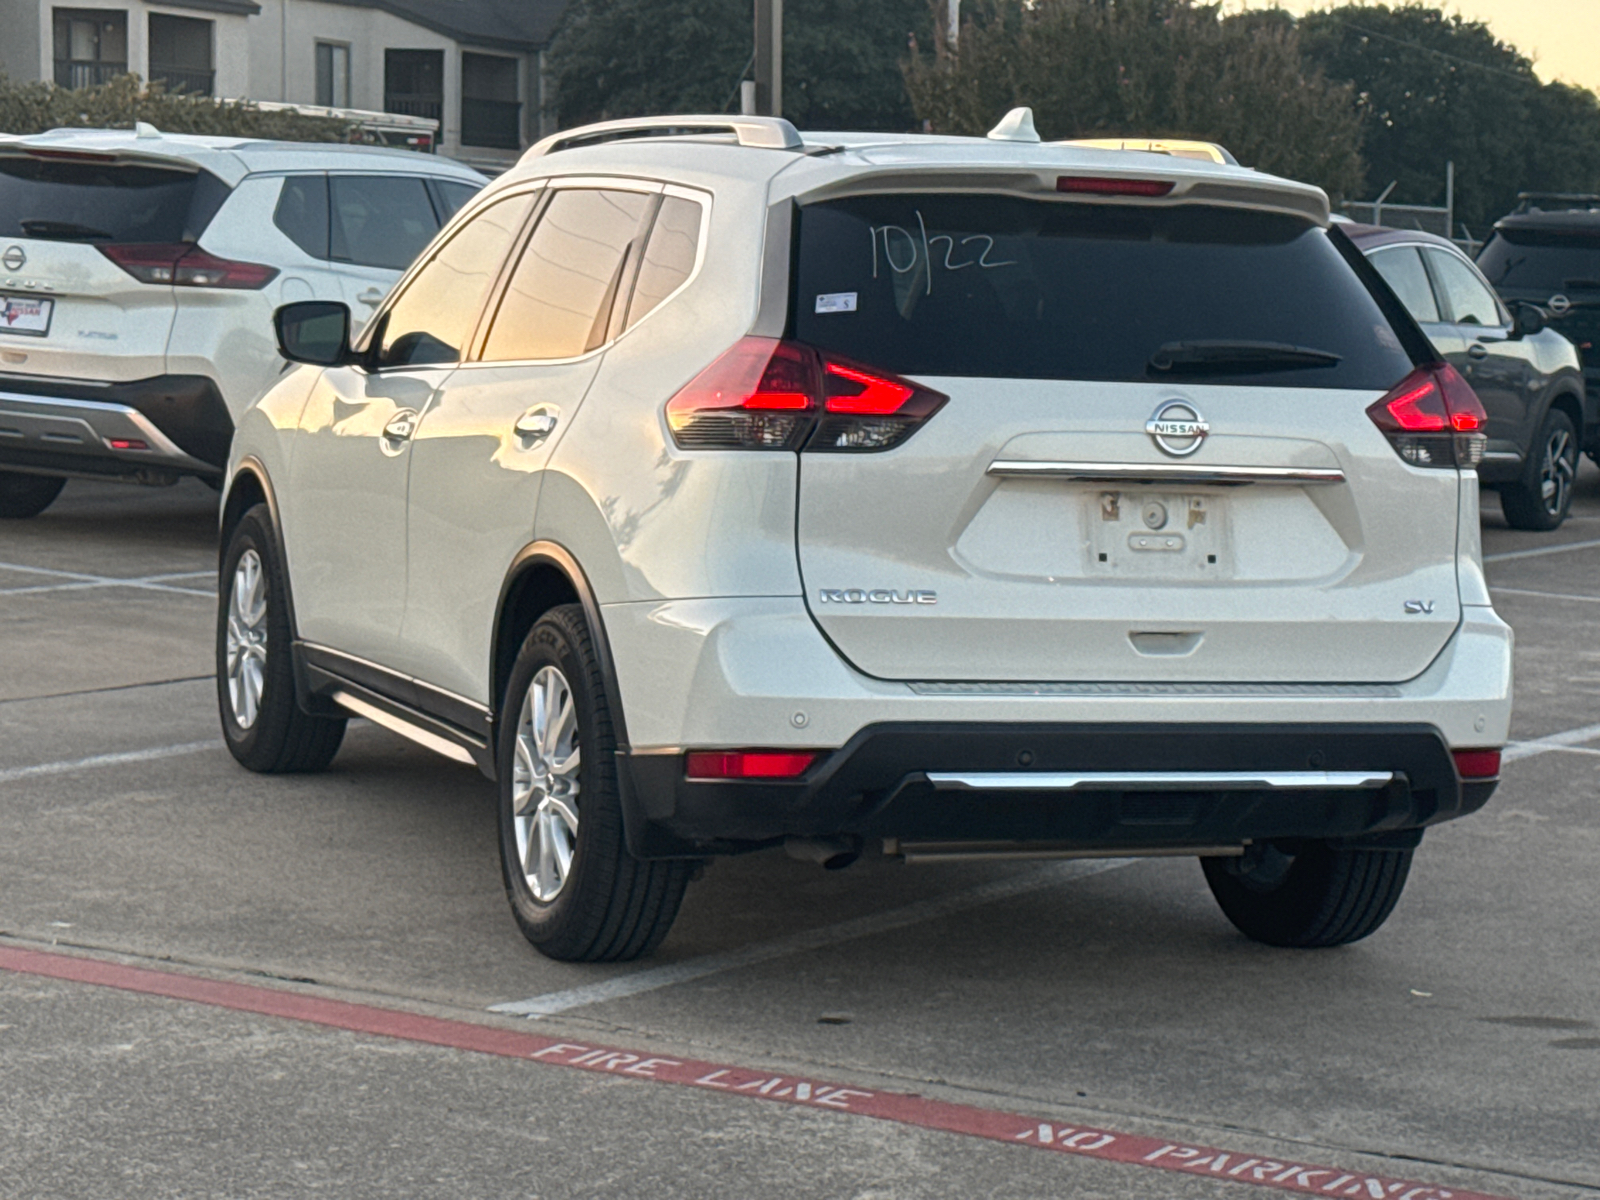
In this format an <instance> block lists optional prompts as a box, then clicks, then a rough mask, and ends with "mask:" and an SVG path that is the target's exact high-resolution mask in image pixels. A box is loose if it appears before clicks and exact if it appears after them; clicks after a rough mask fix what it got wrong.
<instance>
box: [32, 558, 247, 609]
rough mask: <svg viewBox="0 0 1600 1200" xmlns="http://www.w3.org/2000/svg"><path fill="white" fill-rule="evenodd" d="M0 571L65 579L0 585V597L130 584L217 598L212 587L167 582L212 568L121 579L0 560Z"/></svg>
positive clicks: (200, 574)
mask: <svg viewBox="0 0 1600 1200" xmlns="http://www.w3.org/2000/svg"><path fill="white" fill-rule="evenodd" d="M0 571H21V572H23V573H25V574H30V575H44V576H47V577H49V578H51V579H64V580H67V581H69V582H66V583H38V584H32V585H29V586H27V587H14V588H0V596H25V595H29V594H37V593H39V592H76V591H83V590H85V589H88V588H104V587H131V588H139V589H141V590H143V591H151V592H174V593H177V594H178V595H180V596H204V597H205V598H206V599H208V600H211V599H215V598H216V594H217V593H216V592H215V591H212V590H209V589H208V590H205V591H202V590H200V589H199V588H186V587H177V586H174V585H173V584H172V583H171V582H170V581H172V580H175V579H198V578H201V577H207V578H209V577H210V576H211V575H212V574H213V572H211V571H177V572H171V573H168V574H159V575H141V576H138V577H136V578H129V579H122V578H118V577H116V576H111V575H89V574H86V573H84V572H82V571H57V570H53V569H51V568H50V567H28V566H23V565H22V564H21V563H8V562H0Z"/></svg>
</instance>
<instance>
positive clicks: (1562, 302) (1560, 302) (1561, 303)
mask: <svg viewBox="0 0 1600 1200" xmlns="http://www.w3.org/2000/svg"><path fill="white" fill-rule="evenodd" d="M6 265H7V266H10V265H11V260H10V259H9V258H8V259H6ZM1549 307H1550V311H1551V312H1553V313H1554V314H1555V315H1556V316H1558V317H1559V316H1563V315H1564V314H1565V313H1566V312H1567V310H1568V309H1570V308H1571V307H1572V301H1571V300H1568V299H1567V298H1566V297H1565V296H1561V295H1556V296H1551V297H1550V306H1549Z"/></svg>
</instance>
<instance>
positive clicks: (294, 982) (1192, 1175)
mask: <svg viewBox="0 0 1600 1200" xmlns="http://www.w3.org/2000/svg"><path fill="white" fill-rule="evenodd" d="M214 508H215V496H214V494H213V493H211V492H210V491H208V490H206V489H205V488H203V487H202V486H200V485H198V484H192V483H186V484H183V485H180V486H179V487H176V488H172V489H168V490H164V491H139V490H129V489H121V488H116V487H112V486H101V485H95V484H86V483H72V484H69V485H68V488H67V490H66V492H65V493H64V494H63V496H62V498H61V499H60V500H59V501H58V502H57V503H56V504H55V505H54V506H53V507H52V508H51V509H50V510H49V511H48V512H47V513H46V514H44V515H43V516H42V517H39V518H37V519H35V520H32V521H24V522H11V523H5V524H3V525H0V833H3V836H0V1164H3V1169H0V1197H7V1198H13V1197H30V1198H31V1197H63V1198H65V1197H72V1198H74V1200H81V1198H85V1197H100V1196H105V1197H119V1198H120V1197H167V1196H183V1197H194V1196H229V1197H254V1196H262V1197H265V1196H272V1197H282V1196H293V1195H309V1194H330V1195H336V1196H340V1197H366V1196H372V1197H378V1196H383V1197H394V1196H407V1197H410V1196H417V1197H423V1196H426V1197H434V1196H437V1197H465V1196H475V1197H491V1196H494V1197H499V1196H522V1197H535V1196H537V1197H567V1196H650V1197H668V1196H683V1197H712V1196H718V1197H722V1196H725V1197H730V1198H734V1197H767V1196H772V1197H777V1196H785V1197H793V1196H818V1197H849V1198H854V1200H868V1198H871V1200H888V1198H909V1197H923V1196H960V1197H969V1196H971V1197H1007V1198H1011V1197H1041V1198H1042V1197H1059V1196H1068V1195H1070V1196H1073V1197H1099V1196H1107V1197H1110V1196H1118V1197H1121V1196H1141V1197H1142V1196H1161V1197H1202V1196H1204V1197H1210V1196H1217V1197H1226V1196H1246V1197H1247V1196H1250V1195H1257V1194H1264V1193H1262V1192H1261V1191H1260V1190H1259V1189H1256V1190H1250V1189H1249V1188H1248V1187H1246V1186H1245V1185H1247V1184H1266V1185H1269V1186H1270V1187H1275V1188H1280V1189H1289V1190H1298V1191H1301V1192H1303V1193H1310V1194H1319V1195H1337V1196H1368V1197H1370V1200H1385V1198H1386V1197H1387V1198H1391V1200H1443V1198H1444V1197H1446V1196H1448V1195H1450V1194H1451V1193H1452V1192H1453V1193H1454V1194H1455V1195H1457V1196H1460V1195H1461V1194H1462V1193H1465V1192H1473V1193H1483V1194H1487V1195H1492V1196H1509V1197H1524V1198H1530V1200H1531V1198H1535V1197H1573V1196H1596V1195H1600V889H1597V888H1596V887H1595V883H1594V881H1595V880H1596V878H1600V813H1597V811H1596V800H1597V796H1600V637H1597V636H1596V635H1597V632H1600V588H1597V587H1596V581H1597V580H1600V471H1597V470H1596V469H1595V468H1594V467H1593V465H1592V464H1589V463H1588V462H1587V461H1586V462H1585V464H1584V471H1583V474H1582V476H1581V480H1580V486H1579V495H1578V499H1577V502H1576V504H1575V507H1574V513H1573V516H1572V518H1571V519H1570V520H1569V522H1568V524H1567V525H1566V526H1564V527H1563V528H1562V529H1561V530H1560V531H1558V532H1557V533H1555V534H1550V535H1538V534H1524V533H1515V532H1512V531H1510V530H1508V529H1507V528H1505V526H1504V524H1503V522H1501V520H1500V518H1499V512H1498V507H1497V505H1495V504H1494V503H1493V498H1492V497H1486V508H1487V509H1488V511H1489V515H1488V516H1487V517H1486V520H1485V525H1484V544H1485V553H1486V556H1487V559H1488V570H1489V576H1490V580H1491V583H1492V584H1493V585H1494V587H1495V589H1496V590H1495V600H1496V604H1497V606H1498V607H1499V609H1500V611H1501V613H1502V614H1503V615H1504V616H1505V617H1506V619H1507V620H1509V621H1510V622H1511V624H1512V625H1513V626H1514V627H1515V629H1516V632H1517V660H1516V663H1517V709H1516V718H1515V727H1514V737H1515V739H1516V742H1515V744H1514V746H1513V747H1512V749H1511V751H1510V753H1509V754H1508V756H1507V758H1508V762H1507V766H1506V769H1505V775H1504V782H1503V783H1502V785H1501V787H1500V790H1499V792H1498V793H1497V794H1496V796H1495V798H1494V799H1493V800H1492V801H1491V802H1490V805H1489V807H1488V808H1487V809H1486V810H1485V811H1484V812H1483V813H1481V814H1479V815H1478V816H1477V817H1475V818H1472V819H1469V820H1466V821H1463V822H1460V823H1458V824H1455V825H1447V826H1445V827H1442V828H1440V829H1437V830H1435V831H1433V832H1431V833H1430V834H1429V835H1428V837H1427V839H1426V841H1425V842H1424V844H1423V847H1422V849H1421V851H1420V852H1419V854H1418V857H1417V860H1416V865H1415V866H1414V868H1413V871H1412V876H1411V882H1410V884H1409V887H1408V889H1407V891H1406V894H1405V896H1404V897H1403V899H1402V900H1401V903H1400V906H1399V908H1398V909H1397V910H1396V912H1395V915H1394V916H1393V917H1392V918H1391V919H1390V921H1389V922H1388V924H1387V925H1386V926H1385V927H1384V928H1383V929H1382V930H1380V931H1379V932H1378V933H1377V934H1376V935H1374V936H1373V937H1372V938H1370V939H1368V940H1367V941H1365V942H1362V943H1359V944H1357V945H1355V946H1352V947H1347V948H1344V949H1340V950H1333V951H1321V952H1293V951H1280V950H1273V949H1269V948H1267V947H1263V946H1259V945H1255V944H1253V943H1250V942H1247V941H1245V940H1244V939H1243V938H1242V937H1241V936H1240V935H1238V934H1237V933H1236V932H1235V931H1234V930H1233V928H1232V927H1231V926H1230V925H1229V924H1228V923H1227V922H1226V921H1225V919H1224V918H1223V917H1222V915H1221V913H1220V912H1219V911H1218V910H1217V909H1216V906H1215V904H1214V903H1213V901H1212V899H1211V896H1210V894H1209V892H1208V891H1207V889H1206V887H1205V884H1204V881H1203V879H1202V877H1201V874H1200V870H1199V867H1198V866H1197V865H1196V863H1195V862H1193V861H1192V860H1185V859H1175V860H1140V861H1138V862H1122V861H1118V862H1111V863H1059V864H1034V865H1028V864H1023V865H1001V864H976V863H968V864H952V865H939V866H923V867H903V866H894V865H890V864H885V863H877V864H872V863H867V864H863V865H860V866H857V867H855V868H852V869H850V870H848V871H844V872H840V873H835V874H828V873H824V872H823V871H821V870H820V869H818V868H816V867H811V866H807V865H803V864H800V863H796V862H792V861H790V860H788V859H787V858H785V857H783V856H782V855H781V853H769V854H760V855H753V856H750V857H747V858H743V859H739V860H732V861H723V862H718V863H715V864H713V866H712V867H711V868H710V869H709V871H708V872H707V874H706V876H705V878H704V879H703V880H701V881H700V882H698V883H696V884H695V885H694V886H693V887H691V889H690V892H689V896H688V899H687V901H686V903H685V905H684V909H683V913H682V916H681V917H680V918H679V920H678V922H677V924H676V926H675V927H674V929H673V932H672V933H671V935H670V936H669V938H668V939H667V941H666V943H665V944H664V945H663V947H662V948H661V950H660V952H659V953H658V954H657V955H656V956H655V958H653V959H651V960H649V961H646V962H642V963H636V964H623V965H611V966H575V965H567V964H560V963H554V962H550V961H548V960H545V959H543V958H541V957H540V956H539V955H538V954H537V953H535V952H534V951H533V950H532V949H531V948H530V947H529V946H528V945H527V944H526V943H525V942H524V941H523V940H522V938H521V936H520V935H519V934H518V932H517V930H516V927H515V925H514V924H513V922H512V920H511V917H510V914H509V912H508V910H507V906H506V903H505V898H504V894H503V892H502V885H501V881H500V872H499V863H498V858H497V851H496V846H495V814H494V791H493V787H492V785H490V784H488V783H487V782H486V781H484V780H483V779H482V778H481V777H480V776H478V775H477V774H476V773H475V772H474V771H472V770H471V769H470V768H465V767H459V766H455V765H453V764H451V763H448V762H445V761H444V760H442V759H438V758H435V757H433V756H431V755H429V754H428V753H427V752H425V751H422V750H420V749H417V748H415V747H413V746H411V745H410V744H409V743H406V742H404V741H402V740H400V739H398V738H397V737H395V736H393V735H391V734H389V733H387V732H385V731H383V730H381V729H378V728H375V727H373V726H370V725H366V724H356V725H353V726H352V729H351V733H350V735H349V737H348V738H347V740H346V742H345V747H344V749H343V750H342V751H341V752H340V755H339V757H338V759H337V760H336V761H335V763H334V765H333V768H332V770H331V771H329V772H328V773H327V774H324V775H320V776H309V777H288V778H262V777H257V776H252V775H249V774H247V773H245V772H244V771H243V770H241V769H240V768H238V767H237V766H236V765H235V764H234V762H233V760H232V759H231V758H230V757H229V756H228V754H227V752H226V751H225V750H224V749H223V748H222V745H221V743H220V740H219V735H218V732H217V726H216V715H215V692H214V684H213V682H212V679H211V677H210V671H211V662H212V639H213V610H214V603H215V600H214V594H213V587H214V579H213V572H214V568H215V559H216V548H215V515H214ZM151 972H160V973H161V974H152V973H151ZM85 979H94V980H97V982H85V981H84V980H85ZM496 1010H498V1011H496ZM527 1013H533V1014H537V1015H536V1016H534V1017H530V1016H528V1015H519V1014H527ZM396 1014H400V1015H399V1016H397V1015H396ZM530 1039H531V1040H530ZM604 1047H615V1048H617V1049H618V1053H614V1054H611V1055H609V1056H607V1055H605V1054H601V1053H597V1052H596V1051H597V1050H598V1049H600V1048H604ZM585 1060H587V1061H585ZM651 1064H654V1065H651ZM565 1068H587V1069H586V1070H585V1069H565ZM718 1072H721V1074H718ZM652 1080H654V1082H652ZM772 1081H777V1082H772ZM674 1082H675V1083H678V1084H683V1085H685V1086H674V1085H673V1084H674ZM907 1096H909V1097H914V1098H910V1099H908V1098H906V1097H907ZM774 1101H777V1102H774ZM1013 1118H1015V1119H1013ZM1007 1121H1010V1122H1011V1123H1010V1124H1007V1123H1006V1122H1007ZM1105 1138H1110V1139H1112V1140H1111V1141H1104V1140H1103V1139H1105ZM1008 1143H1009V1144H1008ZM1041 1144H1044V1145H1048V1146H1049V1148H1051V1149H1057V1150H1064V1151H1068V1153H1040V1152H1039V1151H1040V1149H1041ZM1152 1147H1153V1148H1152ZM1201 1148H1206V1149H1205V1150H1204V1152H1203V1153H1202V1152H1200V1150H1201ZM1097 1153H1098V1154H1099V1157H1096V1154H1097ZM1219 1154H1221V1155H1224V1156H1225V1157H1223V1158H1222V1159H1221V1160H1220V1161H1219V1159H1218V1155H1219ZM1119 1156H1120V1157H1119ZM1161 1168H1176V1169H1171V1170H1167V1169H1161ZM1420 1185H1431V1186H1430V1187H1421V1186H1420Z"/></svg>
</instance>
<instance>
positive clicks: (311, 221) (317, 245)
mask: <svg viewBox="0 0 1600 1200" xmlns="http://www.w3.org/2000/svg"><path fill="white" fill-rule="evenodd" d="M272 223H273V224H274V225H276V226H277V227H278V228H279V229H280V230H282V231H283V234H284V236H285V237H287V238H288V239H289V240H290V241H291V242H293V243H294V244H295V245H296V246H299V247H300V249H302V250H304V251H305V252H306V253H307V254H309V255H310V256H311V257H312V258H321V259H326V258H327V257H328V177H327V176H326V175H291V176H289V177H288V178H287V179H285V180H284V181H283V191H281V192H279V193H278V207H277V208H276V209H275V210H273V214H272Z"/></svg>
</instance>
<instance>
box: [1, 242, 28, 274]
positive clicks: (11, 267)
mask: <svg viewBox="0 0 1600 1200" xmlns="http://www.w3.org/2000/svg"><path fill="white" fill-rule="evenodd" d="M0 263H4V264H5V265H6V270H8V271H20V270H22V268H23V267H25V266H27V265H28V256H27V255H26V254H24V253H23V251H22V247H21V246H7V247H6V252H5V254H4V256H0Z"/></svg>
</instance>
